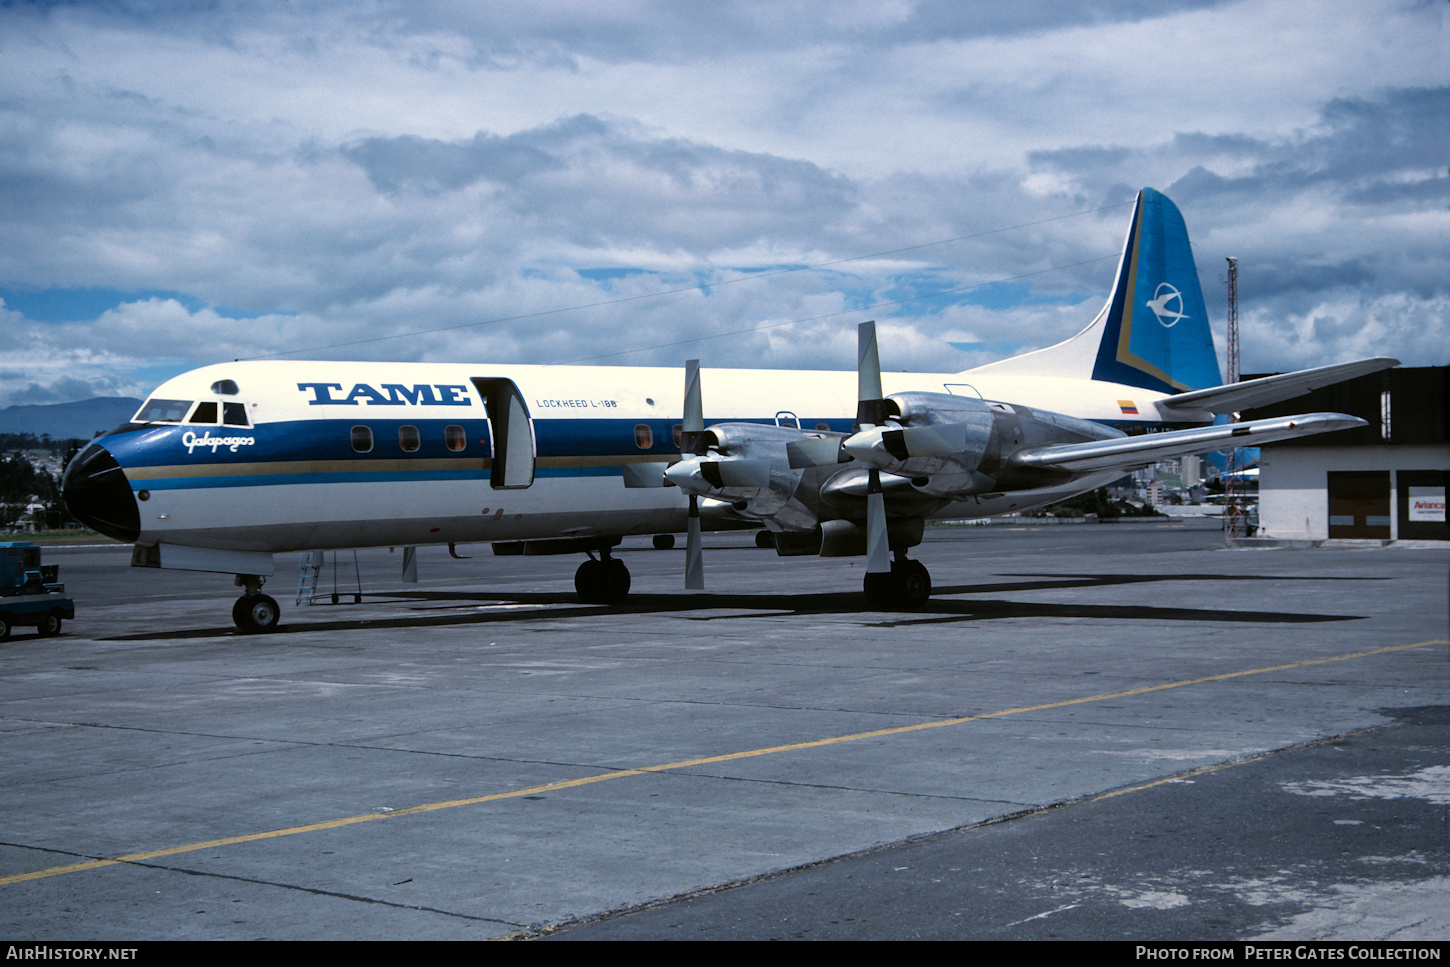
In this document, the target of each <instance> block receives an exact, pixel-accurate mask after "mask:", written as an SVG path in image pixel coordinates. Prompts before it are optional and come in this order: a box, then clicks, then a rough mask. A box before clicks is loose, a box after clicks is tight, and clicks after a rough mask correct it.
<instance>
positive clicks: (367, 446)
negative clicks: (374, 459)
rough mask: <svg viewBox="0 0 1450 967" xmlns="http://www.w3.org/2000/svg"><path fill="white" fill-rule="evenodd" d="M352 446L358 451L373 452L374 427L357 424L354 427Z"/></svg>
mask: <svg viewBox="0 0 1450 967" xmlns="http://www.w3.org/2000/svg"><path fill="white" fill-rule="evenodd" d="M352 448H353V449H354V450H356V451H357V452H358V453H372V452H373V428H372V427H370V426H355V427H353V428H352Z"/></svg>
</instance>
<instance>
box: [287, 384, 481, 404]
mask: <svg viewBox="0 0 1450 967" xmlns="http://www.w3.org/2000/svg"><path fill="white" fill-rule="evenodd" d="M297 388H298V389H299V390H301V391H302V392H304V393H311V394H312V399H310V400H308V401H307V405H309V406H357V405H359V404H362V405H365V406H404V405H408V406H472V405H473V401H472V400H471V399H469V397H468V387H467V386H462V385H448V384H444V383H416V384H414V385H412V386H404V385H403V384H402V383H384V384H382V385H381V386H370V385H369V384H367V383H354V384H353V387H352V389H350V390H348V391H347V392H346V393H344V392H343V390H342V384H341V383H298V384H297Z"/></svg>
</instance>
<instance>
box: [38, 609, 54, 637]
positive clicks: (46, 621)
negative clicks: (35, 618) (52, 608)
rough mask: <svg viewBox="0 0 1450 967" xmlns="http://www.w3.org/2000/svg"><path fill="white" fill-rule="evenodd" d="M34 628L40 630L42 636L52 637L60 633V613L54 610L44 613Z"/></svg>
mask: <svg viewBox="0 0 1450 967" xmlns="http://www.w3.org/2000/svg"><path fill="white" fill-rule="evenodd" d="M35 630H36V631H38V632H40V636H41V637H42V638H54V637H55V636H56V635H58V634H60V615H58V614H56V613H55V612H51V613H50V614H48V615H45V616H44V617H42V618H41V619H40V622H39V623H38V624H37V625H36V626H35Z"/></svg>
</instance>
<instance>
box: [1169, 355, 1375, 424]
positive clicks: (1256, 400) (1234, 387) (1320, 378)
mask: <svg viewBox="0 0 1450 967" xmlns="http://www.w3.org/2000/svg"><path fill="white" fill-rule="evenodd" d="M1399 364H1400V361H1399V360H1398V359H1390V358H1388V357H1385V356H1377V357H1375V358H1374V359H1361V360H1358V361H1356V362H1353V363H1337V364H1335V365H1333V366H1319V367H1317V368H1315V369H1301V370H1299V371H1298V372H1297V373H1284V374H1283V375H1282V376H1264V377H1262V378H1260V379H1251V380H1248V381H1247V382H1243V383H1229V384H1228V385H1227V386H1214V387H1210V388H1209V389H1200V390H1193V391H1192V392H1189V393H1180V394H1178V395H1177V396H1170V397H1168V398H1167V399H1162V400H1159V401H1158V409H1159V410H1160V411H1173V412H1174V413H1182V412H1187V411H1190V410H1192V411H1196V412H1207V413H1237V412H1239V411H1240V410H1247V409H1250V408H1252V407H1255V406H1267V405H1269V404H1270V403H1277V402H1279V401H1280V400H1288V399H1293V398H1294V397H1296V396H1302V395H1304V394H1305V393H1309V392H1312V391H1314V390H1317V389H1320V388H1322V387H1325V386H1333V385H1334V384H1335V383H1342V382H1344V381H1345V380H1347V379H1354V378H1355V377H1357V376H1367V375H1369V374H1370V373H1378V372H1380V371H1381V370H1385V369H1393V368H1394V367H1396V366H1398V365H1399Z"/></svg>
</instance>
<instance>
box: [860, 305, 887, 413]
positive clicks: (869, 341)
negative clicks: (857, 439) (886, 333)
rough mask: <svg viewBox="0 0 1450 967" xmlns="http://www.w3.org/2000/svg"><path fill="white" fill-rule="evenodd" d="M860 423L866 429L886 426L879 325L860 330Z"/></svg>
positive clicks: (864, 324)
mask: <svg viewBox="0 0 1450 967" xmlns="http://www.w3.org/2000/svg"><path fill="white" fill-rule="evenodd" d="M856 422H857V423H858V424H859V425H860V426H861V427H862V428H863V429H864V428H865V427H868V426H880V425H881V424H882V423H885V422H886V401H885V400H884V399H882V398H881V354H880V353H879V352H877V350H876V323H875V322H874V321H873V322H863V323H861V325H859V326H857V327H856Z"/></svg>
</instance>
